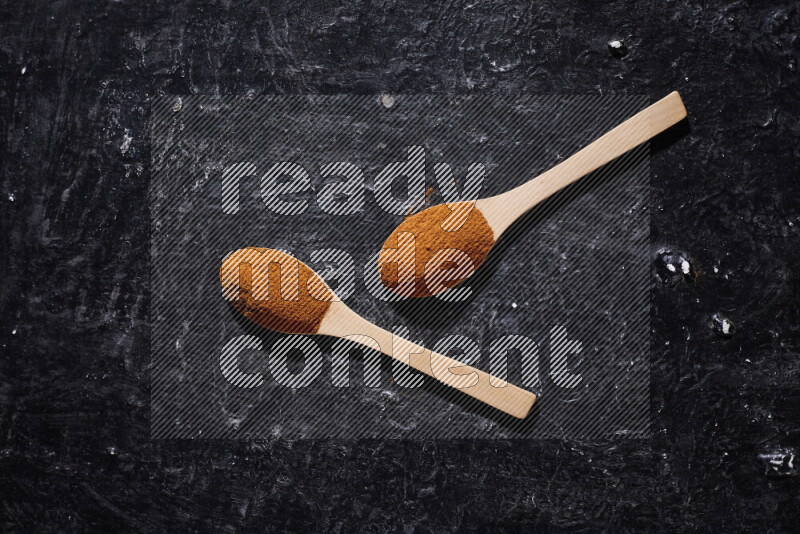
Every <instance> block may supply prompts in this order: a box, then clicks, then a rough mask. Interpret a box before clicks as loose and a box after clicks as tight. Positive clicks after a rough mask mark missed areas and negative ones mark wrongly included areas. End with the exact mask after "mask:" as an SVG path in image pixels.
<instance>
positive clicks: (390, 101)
mask: <svg viewBox="0 0 800 534" xmlns="http://www.w3.org/2000/svg"><path fill="white" fill-rule="evenodd" d="M381 104H383V107H385V108H386V109H389V108H390V107H392V106H394V97H393V96H392V95H390V94H389V93H381Z"/></svg>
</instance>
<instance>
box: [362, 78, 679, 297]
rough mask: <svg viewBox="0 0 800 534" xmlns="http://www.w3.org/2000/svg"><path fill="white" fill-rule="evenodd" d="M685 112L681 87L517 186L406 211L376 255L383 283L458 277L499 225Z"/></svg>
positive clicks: (407, 291) (418, 289)
mask: <svg viewBox="0 0 800 534" xmlns="http://www.w3.org/2000/svg"><path fill="white" fill-rule="evenodd" d="M685 117H686V108H684V106H683V102H682V101H681V97H680V95H679V94H678V92H677V91H675V92H672V93H670V94H669V95H667V96H666V97H664V98H662V99H661V100H659V101H658V102H656V103H655V104H653V105H652V106H650V107H648V108H646V109H644V110H642V111H640V112H639V113H637V114H636V115H634V116H633V117H631V118H630V119H628V120H626V121H625V122H623V123H622V124H620V125H619V126H617V127H616V128H614V129H613V130H611V131H610V132H608V133H606V134H605V135H603V136H602V137H600V138H599V139H597V140H596V141H594V142H593V143H591V144H590V145H588V146H587V147H585V148H583V149H581V150H580V151H578V152H577V153H575V154H574V155H572V156H571V157H570V158H568V159H566V160H565V161H563V162H561V163H559V164H558V165H556V166H555V167H553V168H552V169H550V170H548V171H546V172H544V173H543V174H540V175H539V176H537V177H536V178H534V179H532V180H531V181H529V182H527V183H525V184H522V185H520V186H519V187H516V188H514V189H512V190H510V191H507V192H505V193H502V194H500V195H497V196H494V197H489V198H484V199H480V200H477V201H463V202H455V203H451V204H442V205H439V206H434V207H432V208H428V209H426V210H423V211H421V212H419V213H417V214H415V215H412V216H410V217H408V218H406V219H405V220H404V221H403V222H402V223H401V224H400V226H398V227H397V228H396V229H395V230H394V232H392V234H391V235H390V236H389V239H387V240H386V243H384V245H383V248H382V250H381V253H380V255H379V257H378V258H379V259H378V268H379V269H380V274H381V280H382V281H383V284H384V285H385V286H386V287H388V288H389V289H391V290H393V291H394V292H396V293H398V294H401V295H403V296H410V297H427V296H430V295H434V294H437V293H441V292H443V291H446V290H448V289H450V288H452V287H453V286H455V285H457V284H459V283H461V282H463V281H464V280H466V279H467V278H468V277H469V276H470V275H472V273H473V272H474V271H475V269H477V267H478V266H479V265H480V264H481V263H482V262H483V260H484V259H485V258H486V256H487V255H488V253H489V250H491V248H492V246H493V245H494V243H496V242H497V240H498V239H499V238H500V236H501V235H502V234H503V232H505V231H506V229H507V228H508V227H509V226H511V224H512V223H513V222H514V221H516V220H517V219H518V218H519V217H521V216H522V215H524V214H525V213H526V212H528V211H529V210H530V209H531V208H533V207H534V206H536V205H537V204H539V203H540V202H542V201H543V200H545V199H547V198H548V197H550V196H551V195H553V194H554V193H556V192H557V191H560V190H561V189H563V188H565V187H566V186H568V185H569V184H571V183H573V182H575V181H577V180H579V179H580V178H582V177H584V176H586V175H587V174H589V173H590V172H592V171H594V170H596V169H598V168H600V167H601V166H603V165H605V164H606V163H608V162H610V161H612V160H614V159H616V158H618V157H619V156H621V155H623V154H625V153H626V152H628V151H629V150H631V149H633V148H635V147H637V146H639V145H640V144H642V143H644V142H645V141H648V140H650V139H651V138H653V137H654V136H656V135H657V134H659V133H661V132H663V131H664V130H666V129H667V128H669V127H670V126H672V125H674V124H676V123H678V122H680V121H681V120H683V119H684V118H685ZM446 251H447V252H446Z"/></svg>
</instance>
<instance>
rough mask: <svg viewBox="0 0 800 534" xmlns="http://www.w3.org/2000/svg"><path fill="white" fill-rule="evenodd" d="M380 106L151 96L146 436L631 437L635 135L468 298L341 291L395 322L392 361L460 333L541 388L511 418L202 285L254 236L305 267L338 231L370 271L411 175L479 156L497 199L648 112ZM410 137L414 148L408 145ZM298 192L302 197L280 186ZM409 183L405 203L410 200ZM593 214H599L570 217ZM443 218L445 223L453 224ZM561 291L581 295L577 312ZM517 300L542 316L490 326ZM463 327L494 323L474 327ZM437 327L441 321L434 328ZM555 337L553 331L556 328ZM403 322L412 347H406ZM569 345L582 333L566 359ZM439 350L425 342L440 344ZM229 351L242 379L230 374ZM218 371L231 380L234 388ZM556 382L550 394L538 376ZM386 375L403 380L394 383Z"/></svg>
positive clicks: (637, 191)
mask: <svg viewBox="0 0 800 534" xmlns="http://www.w3.org/2000/svg"><path fill="white" fill-rule="evenodd" d="M396 101H397V105H396V106H395V107H394V108H393V109H389V110H386V109H383V108H381V107H380V106H379V105H378V103H377V101H376V98H374V97H352V96H332V97H320V96H297V95H291V96H277V97H268V98H266V97H265V98H255V99H249V98H246V97H234V96H226V97H218V98H211V97H191V96H189V97H181V101H180V105H177V97H160V98H156V99H154V102H153V104H152V121H151V138H152V140H153V150H152V157H153V164H152V166H153V182H152V183H151V191H150V193H151V194H150V207H151V229H152V232H151V233H152V247H151V255H152V272H151V276H152V287H153V291H154V294H153V299H152V317H153V324H154V327H153V334H152V336H153V338H152V344H151V346H152V351H153V358H154V361H153V372H152V381H153V388H152V391H153V393H152V394H153V403H152V406H153V413H152V427H151V432H152V435H153V437H157V438H190V437H191V438H256V437H269V436H273V435H276V433H277V434H279V435H283V436H289V437H295V438H303V437H307V438H314V437H316V438H319V437H335V438H356V437H371V438H398V437H401V438H405V439H408V438H412V439H433V438H451V437H453V438H455V437H480V438H486V437H496V438H507V437H514V438H519V437H564V438H580V439H604V438H609V437H611V438H613V437H620V436H643V435H647V432H648V431H649V361H648V352H647V350H648V339H649V335H648V321H649V296H648V290H647V287H648V284H647V277H648V275H649V266H648V264H647V262H646V255H647V244H648V239H649V234H648V232H649V215H648V213H647V188H648V185H649V169H648V166H647V156H648V147H647V145H644V146H642V147H639V148H637V149H635V150H634V151H631V152H630V153H629V154H627V155H626V156H624V157H622V158H620V159H618V160H617V161H614V162H612V163H611V164H609V165H607V166H605V167H603V168H602V169H599V170H598V171H596V172H594V173H592V174H591V175H590V176H588V177H586V178H584V179H583V180H581V181H579V182H577V183H576V184H574V185H573V186H570V187H569V188H568V189H567V190H565V191H563V192H561V193H559V194H557V195H555V196H554V197H552V198H551V199H548V201H546V202H545V203H543V204H542V205H541V206H539V207H537V208H536V209H535V210H533V212H531V213H530V214H529V215H528V216H526V217H525V218H524V219H523V220H521V221H519V222H518V224H516V225H514V226H513V227H512V228H511V229H509V231H508V232H507V234H506V235H504V237H503V239H502V240H501V242H500V243H498V245H497V246H496V249H497V250H495V251H493V252H492V254H491V255H490V258H489V259H487V264H488V265H484V266H483V267H481V269H480V270H479V271H478V272H477V273H476V274H475V275H474V276H473V278H474V280H471V281H470V282H468V283H467V285H468V286H469V289H470V290H471V292H472V296H471V297H470V299H468V301H467V302H466V303H460V302H449V303H448V302H446V300H445V299H426V300H424V301H414V302H407V301H402V299H401V300H400V301H394V302H389V301H386V302H384V301H382V300H379V299H376V298H375V297H373V296H372V292H371V291H370V290H369V288H368V287H367V286H366V285H365V283H362V282H361V281H360V280H358V279H357V281H356V291H355V293H354V294H353V296H352V297H351V298H350V299H348V305H350V306H351V307H353V309H355V310H356V311H357V312H359V313H360V314H362V315H363V316H364V317H365V318H367V319H368V320H372V321H373V322H376V323H377V324H379V325H380V326H383V327H385V328H387V329H391V328H390V327H392V326H393V325H394V326H398V325H401V328H400V329H399V330H398V332H400V333H402V334H403V337H407V338H409V341H410V342H409V343H403V342H399V343H398V344H397V347H396V348H397V350H399V351H414V350H416V349H417V348H418V345H422V346H426V347H428V348H432V347H433V345H435V344H436V341H437V340H440V339H442V338H444V337H445V336H449V335H458V334H464V335H466V336H467V337H469V338H470V339H473V340H474V339H475V338H476V332H477V337H478V338H480V339H479V341H478V345H479V346H480V347H481V348H482V354H481V356H480V357H481V359H480V360H479V363H477V364H476V366H477V367H480V368H482V369H484V370H489V368H490V366H491V367H492V370H494V367H495V366H498V367H501V366H502V364H501V360H502V359H501V358H495V359H494V360H493V361H492V362H490V361H489V357H488V356H489V355H488V353H487V347H490V346H491V347H492V351H491V353H492V355H498V354H508V355H509V361H508V364H507V368H506V370H505V371H506V372H505V374H504V376H501V378H504V379H507V380H508V381H509V382H511V383H514V384H517V385H522V386H523V387H527V388H529V389H532V390H534V391H535V392H537V393H540V394H541V395H542V397H541V399H540V400H539V401H537V406H536V408H535V410H534V411H535V412H536V413H535V414H534V415H532V416H531V417H529V418H528V419H527V420H525V421H519V420H515V419H512V418H506V417H503V416H501V415H498V414H497V413H496V412H495V411H494V410H493V409H492V408H489V407H486V406H484V405H482V404H480V403H477V402H476V401H473V400H472V399H469V398H467V397H465V396H464V395H462V394H460V393H458V392H457V391H455V390H453V389H451V388H448V387H445V386H443V385H441V384H436V383H435V382H434V381H432V380H430V379H428V378H424V379H423V378H422V377H421V375H419V374H417V373H416V372H415V371H411V370H409V369H407V368H404V367H403V366H400V367H396V368H394V369H393V367H395V366H396V364H395V363H394V361H392V360H389V359H388V358H386V357H383V356H382V355H379V354H378V353H377V352H376V351H375V350H374V349H369V348H364V347H362V346H359V345H355V344H354V342H353V341H352V340H349V341H348V340H341V341H334V340H330V339H326V338H317V337H314V338H310V337H305V336H288V335H280V334H274V333H271V332H267V331H264V330H263V329H260V328H259V327H257V326H255V325H252V324H249V323H247V322H246V321H243V320H240V319H238V318H236V316H235V314H234V313H233V312H232V311H231V310H230V309H229V308H228V307H226V306H225V304H224V301H223V299H222V298H221V292H222V289H221V287H220V285H219V280H218V279H216V277H217V271H218V267H219V265H220V263H221V262H222V260H223V258H224V256H225V254H226V253H228V252H230V251H233V250H236V249H238V248H241V247H243V246H260V247H268V248H275V249H282V250H286V251H288V252H292V253H294V254H295V255H296V256H298V257H299V258H300V259H304V257H305V258H307V257H308V254H309V253H310V252H311V251H312V250H314V249H316V248H323V247H330V248H336V247H337V246H339V244H338V243H337V242H335V241H333V240H332V239H331V237H334V238H335V237H336V236H341V235H343V234H342V232H347V231H350V232H352V233H353V234H352V237H351V238H348V239H350V240H349V241H348V240H345V242H346V243H350V244H351V246H352V243H359V245H360V246H358V247H356V249H355V250H353V249H346V250H347V252H349V253H351V254H353V255H354V256H355V257H356V264H357V265H359V266H361V267H363V269H373V268H377V258H376V257H375V254H376V252H377V250H378V249H379V248H380V244H381V242H382V239H383V238H384V237H385V235H386V233H387V232H388V230H390V229H391V227H392V226H393V225H395V224H396V223H397V222H399V220H398V219H397V217H401V216H402V215H403V214H404V213H405V212H406V210H407V209H411V208H414V207H416V206H418V205H419V203H420V201H422V202H423V203H424V201H425V198H424V196H425V187H426V186H427V185H433V186H434V187H437V188H438V184H437V183H436V180H435V177H438V176H442V177H444V179H449V178H451V177H452V178H454V179H455V180H456V181H463V179H462V177H465V176H466V175H467V173H468V172H474V171H471V170H470V169H469V168H468V165H459V164H456V165H452V166H451V168H450V170H449V171H450V172H443V169H442V168H441V167H440V168H439V169H438V171H439V172H436V171H437V168H436V166H437V164H439V163H440V162H441V161H447V162H458V161H461V162H463V161H470V162H471V161H474V160H475V159H480V160H481V164H482V165H483V167H484V172H485V179H484V181H483V184H482V190H481V191H480V196H488V195H491V194H496V193H499V192H502V191H505V190H508V189H510V188H512V187H514V186H516V185H519V184H521V183H523V182H525V181H527V180H528V179H530V178H532V177H533V176H535V175H536V174H538V173H539V172H542V171H544V170H546V169H547V168H549V167H551V166H552V165H554V164H556V163H558V162H559V161H561V160H563V159H564V158H566V157H568V156H569V155H570V154H572V153H574V152H575V151H576V150H578V149H579V148H580V147H582V146H585V145H586V144H588V142H590V141H592V140H593V139H595V138H596V137H598V136H599V135H601V134H602V133H604V132H605V131H607V130H608V129H610V128H611V127H613V126H615V125H616V124H618V123H619V122H621V121H622V120H624V119H625V118H627V117H629V116H631V115H633V114H634V113H635V112H637V111H638V110H640V109H642V108H643V107H644V106H645V105H646V104H647V99H645V98H642V97H624V98H621V97H601V96H586V97H567V96H545V97H539V96H522V97H517V98H511V97H509V98H497V97H491V98H490V97H481V96H466V97H459V98H450V97H439V96H433V95H429V96H415V97H411V96H406V95H399V96H398V97H397V99H396ZM415 146H416V147H421V148H422V150H421V151H420V150H418V149H414V150H411V149H410V148H409V147H415ZM482 147H487V149H486V151H485V152H482V151H481V148H482ZM484 155H485V157H484ZM397 162H400V164H399V165H395V166H394V167H391V166H392V165H393V164H395V163H397ZM387 166H389V167H390V168H391V169H392V170H394V171H398V172H400V171H407V172H409V173H412V174H416V175H418V174H419V173H420V169H422V170H423V171H424V178H425V180H424V181H423V182H422V187H421V188H420V184H419V181H417V182H412V185H411V187H409V190H407V191H398V190H396V189H395V188H391V190H390V192H389V188H387V187H386V186H385V185H386V183H388V180H389V178H391V176H388V175H381V170H382V169H384V168H387ZM270 171H271V172H270ZM304 173H305V174H304ZM223 175H224V176H225V180H223ZM318 176H319V177H320V178H325V184H336V186H334V187H331V188H330V190H329V191H330V194H329V195H328V196H324V197H323V198H322V200H321V201H315V200H316V199H315V197H314V195H313V192H314V191H319V189H320V185H321V183H322V182H320V181H319V180H317V177H318ZM432 177H434V178H433V181H432ZM223 182H224V184H225V189H224V190H223ZM264 187H266V188H267V189H268V190H269V191H268V192H269V193H270V194H274V192H275V191H276V190H280V189H281V188H283V189H282V190H280V191H279V192H278V193H277V194H274V197H273V198H274V200H275V202H274V203H273V205H272V207H271V208H268V207H266V206H265V204H264V203H263V202H262V201H261V198H262V196H263V195H262V193H263V188H264ZM297 189H304V191H303V192H300V193H292V192H290V191H294V190H297ZM376 191H380V193H378V194H376ZM420 191H422V195H421V196H422V197H423V198H417V197H418V196H420ZM359 192H361V193H362V194H361V195H360V196H359ZM444 192H445V191H443V193H444ZM446 192H447V194H448V195H450V194H452V193H453V191H451V190H448V191H446ZM403 195H405V197H404V196H403ZM353 198H355V200H353ZM347 199H350V200H349V201H348V200H347ZM434 201H438V197H437V199H434ZM348 202H350V203H351V204H348ZM275 206H280V207H277V208H276V207H275ZM353 206H355V208H356V209H353ZM381 206H383V207H390V209H392V211H394V215H390V214H389V213H387V212H386V211H384V210H383V209H381ZM598 206H602V210H601V209H598V208H597V207H598ZM359 208H360V209H359ZM627 210H631V211H630V213H628V212H627ZM589 215H590V216H592V217H595V218H597V220H595V221H588V223H587V217H588V216H589ZM461 216H462V215H461V214H459V217H458V218H456V219H455V220H454V221H448V223H450V224H458V223H459V222H461V221H460V220H459V219H460V217H461ZM589 223H591V224H589ZM328 228H330V229H331V230H330V231H328V230H327V229H328ZM323 229H325V230H323ZM342 248H346V247H344V246H342ZM304 254H305V256H303V255H304ZM562 257H563V259H562ZM623 270H624V272H623ZM361 274H364V273H363V271H362V273H361ZM604 277H607V278H608V280H609V281H608V282H604ZM365 279H366V278H365ZM501 279H502V280H503V282H498V280H501ZM462 289H463V288H459V290H462ZM448 293H453V294H455V292H454V291H453V292H448ZM576 295H582V296H583V300H585V301H587V302H589V303H590V304H591V305H588V304H587V305H586V306H585V307H582V308H581V307H580V306H576V305H575V301H576V300H577V298H576ZM177 296H180V297H181V298H176V297H177ZM523 298H527V299H529V300H531V301H532V303H533V304H532V305H531V309H537V310H542V312H543V313H541V314H540V317H538V318H537V321H536V322H525V321H522V320H521V319H518V318H512V319H508V321H509V323H510V325H511V326H510V330H506V329H504V327H503V325H502V324H500V325H498V324H496V323H495V322H494V320H493V319H491V318H492V317H494V315H498V316H502V313H501V312H498V311H497V310H498V307H499V306H500V304H501V303H503V302H506V301H508V300H512V299H519V300H523ZM493 314H494V315H493ZM479 315H480V316H483V317H489V318H490V319H487V320H484V321H480V320H479V321H477V323H476V322H475V318H476V317H477V316H479ZM501 319H502V317H501ZM502 320H504V319H502ZM443 321H444V322H445V323H446V324H447V325H449V326H447V327H443V326H441V324H442V322H443ZM514 325H516V327H515V326H514ZM554 325H560V326H563V327H564V328H565V330H564V331H561V330H557V331H555V332H553V331H552V327H553V326H554ZM409 327H410V328H409ZM531 327H534V328H533V330H526V328H528V329H530V328H531ZM520 328H522V329H520ZM604 330H605V331H607V333H604ZM419 332H422V333H423V334H422V339H415V338H416V337H417V336H418V335H419ZM612 333H613V335H612ZM409 334H411V335H409ZM570 340H579V341H580V343H581V347H580V350H576V348H575V346H571V345H570V344H569V342H570ZM462 341H463V340H462ZM492 342H494V343H492ZM455 345H457V344H454V346H452V347H448V346H443V352H444V353H447V352H448V351H449V350H450V349H454V348H457V347H456V346H455ZM259 346H260V347H261V349H260V350H259V349H258V347H259ZM554 346H555V347H559V348H557V349H555V350H554V349H553V347H554ZM223 347H229V349H228V351H227V352H223ZM548 347H549V348H548ZM300 350H302V351H304V352H305V353H306V357H305V362H304V363H303V359H302V358H299V357H298V351H300ZM234 352H236V354H238V355H239V365H238V366H239V368H240V369H235V367H236V362H235V361H234V360H235V359H236V358H235V357H234ZM245 354H250V356H251V358H250V359H251V360H252V361H251V362H250V363H251V365H250V367H251V368H250V369H241V366H242V361H243V358H242V355H245ZM450 355H451V356H452V357H455V358H458V354H457V353H454V354H450ZM246 359H247V358H244V360H246ZM521 360H525V361H526V363H527V365H525V366H524V367H523V366H522V365H521V364H520V362H521ZM554 362H555V364H554ZM534 365H535V367H534ZM554 368H555V369H554ZM223 370H228V371H230V372H231V373H233V372H234V371H243V372H244V374H242V375H241V376H243V377H244V378H242V379H241V380H242V382H241V383H240V384H239V386H232V385H231V384H230V383H229V382H228V381H227V379H226V378H225V376H224V374H223ZM401 370H402V371H401ZM535 370H538V373H536V372H535ZM256 371H257V372H256ZM440 371H443V370H440ZM573 371H575V372H578V371H580V372H581V378H580V379H578V378H576V377H575V376H572V375H571V374H570V373H571V372H573ZM554 373H555V374H556V375H557V376H559V377H561V378H563V380H562V386H555V385H554V384H553V382H554V380H555V379H554V378H553V377H552V375H553V374H554ZM259 376H261V377H263V381H262V382H259ZM309 377H312V378H313V377H316V378H314V379H313V380H310V382H309V383H308V385H307V386H306V387H304V388H300V389H297V390H291V389H290V388H286V387H283V386H281V385H280V383H281V382H282V383H285V384H295V385H296V384H298V383H303V380H309ZM391 377H394V379H395V380H396V381H403V382H405V383H408V384H409V385H412V386H416V387H400V386H398V385H397V384H393V385H392V384H391V383H390V378H391ZM298 381H299V382H298ZM259 384H260V385H259ZM345 386H346V387H345ZM564 386H572V387H564ZM626 407H627V408H626Z"/></svg>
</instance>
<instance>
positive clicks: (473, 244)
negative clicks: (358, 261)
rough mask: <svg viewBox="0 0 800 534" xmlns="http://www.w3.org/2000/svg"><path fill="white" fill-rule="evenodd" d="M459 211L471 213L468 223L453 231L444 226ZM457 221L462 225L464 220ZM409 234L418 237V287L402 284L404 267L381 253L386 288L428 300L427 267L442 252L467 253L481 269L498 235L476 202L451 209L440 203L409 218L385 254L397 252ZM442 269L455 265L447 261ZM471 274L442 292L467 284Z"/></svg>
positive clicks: (392, 236)
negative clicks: (402, 269)
mask: <svg viewBox="0 0 800 534" xmlns="http://www.w3.org/2000/svg"><path fill="white" fill-rule="evenodd" d="M459 211H461V212H463V213H464V214H465V215H466V214H468V215H467V216H466V219H465V220H463V219H462V220H463V223H462V224H460V225H456V228H455V229H453V228H450V227H449V226H450V225H448V224H443V223H445V220H446V219H448V217H451V215H452V214H454V213H457V212H459ZM457 222H461V220H459V221H457ZM405 232H410V233H411V234H413V236H414V245H415V251H414V252H415V253H414V285H413V286H412V287H407V286H405V285H403V284H401V282H402V281H401V280H400V276H401V274H400V273H401V268H402V266H401V265H398V262H397V261H392V260H393V259H394V260H396V259H397V258H391V256H389V255H384V254H381V256H380V258H381V260H380V261H379V265H378V268H379V269H380V277H381V281H382V282H383V285H384V286H386V287H387V288H389V289H390V290H393V291H395V292H397V293H399V294H402V295H403V296H410V297H428V296H430V295H431V294H432V293H431V291H430V289H431V288H429V287H428V284H427V283H426V273H425V266H426V265H428V262H429V261H430V260H431V258H433V256H434V255H436V254H437V253H438V252H439V251H441V250H446V249H454V250H460V251H463V252H465V253H466V254H467V255H468V256H469V257H470V259H471V260H472V264H473V266H474V267H475V268H477V266H478V265H480V264H481V263H482V262H483V260H484V259H485V258H486V256H487V255H488V254H489V250H491V248H492V246H493V245H494V232H493V231H492V228H491V226H489V223H488V222H486V218H485V217H484V216H483V214H482V213H481V212H480V210H479V209H478V208H477V207H476V206H475V205H474V203H473V202H458V203H453V204H450V205H449V206H448V204H440V205H438V206H434V207H432V208H428V209H426V210H424V211H421V212H419V213H417V214H414V215H411V216H409V217H407V218H406V219H405V220H404V221H403V222H402V223H400V225H399V226H398V227H397V228H395V230H394V231H393V232H392V234H391V235H390V236H389V238H388V239H387V240H386V242H385V243H384V245H383V248H382V252H383V251H390V250H391V249H396V248H397V247H398V237H399V236H400V235H401V234H403V233H405ZM400 261H401V262H402V261H403V260H400ZM407 261H408V262H410V261H411V259H410V258H409V259H408V260H407ZM440 267H441V269H448V268H454V265H452V264H449V265H448V263H447V262H445V263H443V264H442V265H441V266H440ZM427 274H428V277H431V275H432V274H435V273H431V272H428V273H427ZM470 274H472V272H471V271H470V272H468V273H466V274H465V275H464V276H460V277H458V278H456V279H454V280H450V281H447V282H445V283H444V284H443V285H444V288H442V289H441V291H444V290H446V289H450V288H451V287H453V286H456V285H457V284H459V283H461V282H463V281H464V280H465V279H467V278H468V277H469V275H470ZM429 279H430V278H429ZM401 288H402V289H401ZM441 291H437V292H441Z"/></svg>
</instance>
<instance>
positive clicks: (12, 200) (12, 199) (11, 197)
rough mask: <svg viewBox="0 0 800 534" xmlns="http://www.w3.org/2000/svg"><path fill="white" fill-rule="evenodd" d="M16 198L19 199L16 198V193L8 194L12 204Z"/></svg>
mask: <svg viewBox="0 0 800 534" xmlns="http://www.w3.org/2000/svg"><path fill="white" fill-rule="evenodd" d="M15 198H17V197H15V196H14V193H9V194H8V200H10V201H11V202H14V199H15Z"/></svg>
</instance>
